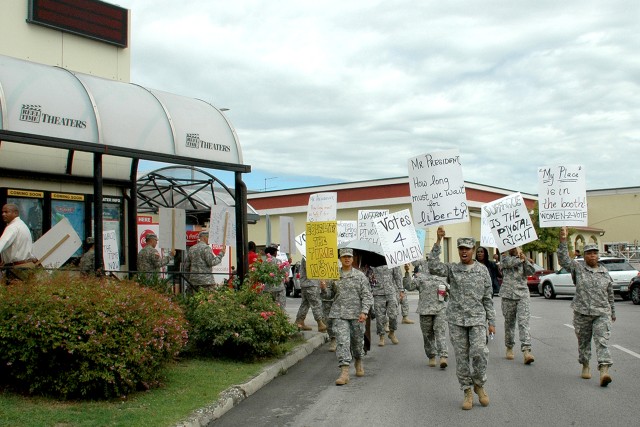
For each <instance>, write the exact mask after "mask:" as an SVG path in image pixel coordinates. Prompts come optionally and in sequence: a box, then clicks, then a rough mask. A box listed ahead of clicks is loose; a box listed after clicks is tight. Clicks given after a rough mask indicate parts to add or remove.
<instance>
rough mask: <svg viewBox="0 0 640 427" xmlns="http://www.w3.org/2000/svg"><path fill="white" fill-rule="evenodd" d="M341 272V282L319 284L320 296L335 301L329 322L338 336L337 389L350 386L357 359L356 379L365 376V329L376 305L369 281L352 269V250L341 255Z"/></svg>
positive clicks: (343, 249) (345, 249)
mask: <svg viewBox="0 0 640 427" xmlns="http://www.w3.org/2000/svg"><path fill="white" fill-rule="evenodd" d="M339 255H340V262H341V263H342V268H341V269H340V279H338V280H332V281H330V282H328V283H327V282H325V281H321V282H320V293H321V294H322V296H323V297H325V298H331V297H334V301H333V305H332V306H331V313H330V314H329V318H330V319H332V321H333V330H334V331H335V334H336V341H337V344H338V346H337V350H336V357H337V358H338V366H339V367H340V376H339V377H338V379H337V380H336V385H344V384H347V383H348V382H349V366H350V365H351V359H352V357H353V358H355V365H356V376H357V377H362V376H364V368H363V366H362V357H363V356H364V326H365V322H366V320H367V313H368V312H369V309H370V308H371V306H372V305H373V296H372V295H371V289H370V287H369V280H368V279H367V277H366V276H365V275H364V273H362V272H361V271H360V270H357V269H355V268H353V249H350V248H342V249H340V252H339Z"/></svg>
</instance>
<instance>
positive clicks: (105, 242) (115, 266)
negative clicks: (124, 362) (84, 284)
mask: <svg viewBox="0 0 640 427" xmlns="http://www.w3.org/2000/svg"><path fill="white" fill-rule="evenodd" d="M102 261H103V263H104V269H105V271H120V253H119V251H118V236H117V234H116V232H115V231H114V230H107V231H103V232H102Z"/></svg>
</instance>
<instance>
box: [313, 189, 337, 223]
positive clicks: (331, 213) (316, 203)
mask: <svg viewBox="0 0 640 427" xmlns="http://www.w3.org/2000/svg"><path fill="white" fill-rule="evenodd" d="M337 208H338V193H335V192H330V193H316V194H312V195H311V196H309V205H308V207H307V222H316V221H335V220H336V210H337Z"/></svg>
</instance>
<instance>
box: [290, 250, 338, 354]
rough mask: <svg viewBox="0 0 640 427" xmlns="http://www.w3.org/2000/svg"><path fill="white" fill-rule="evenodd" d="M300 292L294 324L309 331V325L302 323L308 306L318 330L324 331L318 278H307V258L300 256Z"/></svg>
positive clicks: (333, 340)
mask: <svg viewBox="0 0 640 427" xmlns="http://www.w3.org/2000/svg"><path fill="white" fill-rule="evenodd" d="M299 274H300V293H301V296H302V302H301V303H300V308H299V309H298V314H297V315H296V325H298V327H299V328H300V329H302V330H303V331H310V330H311V327H310V326H307V325H305V324H304V319H306V318H307V313H309V307H311V312H312V313H313V318H314V319H315V320H316V322H317V323H318V332H326V331H327V325H326V324H325V322H324V313H323V312H322V300H321V299H320V287H319V285H320V282H319V281H318V280H313V279H309V278H308V277H307V260H306V258H302V261H301V262H300V271H299ZM332 344H333V345H335V338H333V339H332Z"/></svg>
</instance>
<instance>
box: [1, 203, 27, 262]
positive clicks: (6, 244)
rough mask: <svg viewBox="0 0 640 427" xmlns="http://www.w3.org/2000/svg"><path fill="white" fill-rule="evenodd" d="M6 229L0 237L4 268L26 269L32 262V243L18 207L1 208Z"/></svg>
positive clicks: (11, 205) (9, 205)
mask: <svg viewBox="0 0 640 427" xmlns="http://www.w3.org/2000/svg"><path fill="white" fill-rule="evenodd" d="M2 220H3V221H4V222H5V224H7V225H6V227H5V229H4V232H3V233H2V236H1V237H0V257H2V263H1V264H0V265H2V266H4V267H21V266H22V267H26V266H27V264H29V263H31V262H32V261H33V259H32V258H33V255H32V254H31V250H32V248H33V241H32V240H31V232H30V231H29V227H27V225H26V224H25V223H24V222H23V221H22V220H21V219H20V211H19V210H18V206H16V205H14V204H13V203H7V204H6V205H4V206H3V207H2Z"/></svg>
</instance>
